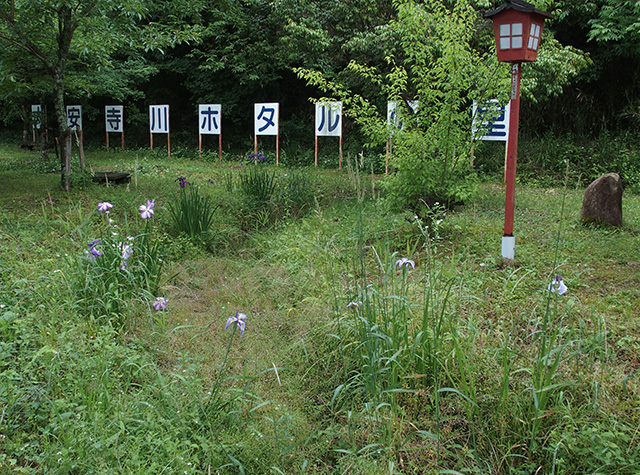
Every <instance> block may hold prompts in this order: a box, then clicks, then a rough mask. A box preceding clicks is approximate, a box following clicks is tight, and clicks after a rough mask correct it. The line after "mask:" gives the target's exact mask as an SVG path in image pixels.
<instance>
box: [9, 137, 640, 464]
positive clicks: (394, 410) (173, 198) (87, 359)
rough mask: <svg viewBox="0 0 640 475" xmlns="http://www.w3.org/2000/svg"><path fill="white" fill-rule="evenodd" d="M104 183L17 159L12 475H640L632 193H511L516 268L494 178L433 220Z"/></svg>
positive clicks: (278, 187) (321, 175) (335, 174)
mask: <svg viewBox="0 0 640 475" xmlns="http://www.w3.org/2000/svg"><path fill="white" fill-rule="evenodd" d="M87 163H88V168H89V170H92V171H95V170H110V171H129V172H131V174H132V181H131V184H130V185H118V186H104V185H98V184H94V183H92V182H91V181H90V179H89V178H88V177H87V176H83V175H81V174H78V175H76V176H75V177H74V188H73V190H72V191H71V192H70V193H64V192H63V191H62V190H61V189H60V176H59V174H57V173H55V172H53V171H52V170H54V169H55V168H56V165H55V163H53V164H51V163H43V162H42V160H41V158H40V157H39V156H38V155H37V154H34V153H28V152H23V151H20V150H18V149H17V148H12V147H9V146H6V145H5V146H2V147H1V148H0V473H7V474H8V473H33V474H40V473H47V474H89V473H94V474H107V473H108V474H120V473H122V474H145V473H149V474H152V473H153V474H160V473H166V474H182V473H185V474H209V473H221V474H226V473H246V474H334V473H336V474H337V473H345V474H366V475H369V474H372V475H373V474H399V473H402V474H440V473H441V474H469V473H472V474H522V475H524V474H552V473H553V474H636V473H638V467H640V428H639V427H640V384H639V380H638V376H639V374H640V373H639V370H640V360H639V354H640V310H639V305H640V245H639V244H638V233H639V232H640V197H638V196H636V195H632V194H628V193H627V194H625V196H624V199H623V218H624V227H623V228H622V229H608V228H591V227H583V226H582V225H581V224H580V223H579V215H580V207H581V204H582V197H583V193H584V190H583V189H581V188H578V189H575V188H572V187H571V186H568V187H558V188H554V189H541V188H532V187H528V186H526V185H520V186H519V187H518V189H517V194H516V216H515V230H516V231H515V233H516V239H517V244H516V260H515V262H514V263H513V265H505V264H504V263H503V262H501V259H500V241H501V235H502V225H503V220H504V189H503V186H502V184H501V183H499V182H496V181H494V182H492V181H487V182H483V183H481V185H480V189H479V192H478V194H477V196H476V198H475V199H474V200H473V202H471V203H468V204H467V205H465V206H463V207H458V208H455V209H453V210H444V209H443V208H442V207H440V206H439V205H437V204H435V203H429V205H430V209H431V212H430V213H427V214H425V215H422V216H419V217H417V218H418V219H416V216H415V215H414V214H413V213H411V212H408V211H397V210H393V209H392V208H391V207H390V206H389V204H388V203H387V202H386V201H385V199H384V195H383V194H381V192H380V187H379V181H380V180H381V179H383V177H381V176H371V174H370V173H367V172H366V171H360V170H358V169H357V168H352V167H351V166H349V167H348V169H345V170H343V171H337V170H329V169H323V168H321V169H315V168H312V167H311V168H304V169H297V170H292V169H287V168H286V167H283V166H281V167H275V166H273V165H269V164H266V165H257V166H256V165H252V164H249V165H241V164H240V159H238V160H237V161H225V162H222V163H219V162H218V161H216V160H212V161H200V160H196V159H188V158H171V159H169V158H167V157H166V156H163V155H162V153H160V152H157V153H156V152H153V151H149V150H140V151H128V152H118V151H111V152H108V151H104V150H93V151H88V152H87ZM178 177H185V179H186V180H188V182H189V183H190V184H189V185H186V187H185V188H184V189H182V188H180V186H179V182H177V181H176V179H177V178H178ZM196 187H197V190H198V193H199V195H198V196H197V197H196V198H197V199H204V198H207V199H208V200H209V201H208V202H207V203H208V204H207V205H205V206H208V207H210V209H211V210H213V215H212V221H213V222H212V225H211V227H210V228H208V229H207V232H206V233H201V232H200V231H197V232H196V233H195V235H193V234H192V235H189V234H185V233H180V230H179V229H178V225H177V224H176V221H175V219H174V214H173V213H175V212H176V209H179V206H180V205H179V204H178V203H179V199H181V198H180V197H183V198H186V197H191V198H193V195H189V194H188V193H192V190H194V189H196ZM196 198H194V199H196ZM147 200H155V201H154V204H155V208H154V211H155V213H154V214H153V216H152V217H150V218H148V219H142V218H141V217H140V211H139V210H138V208H139V206H141V205H145V203H147ZM100 202H109V203H111V204H112V205H113V208H112V209H110V210H109V211H110V212H109V215H108V218H107V216H106V215H105V214H104V213H101V212H100V211H98V210H97V204H98V203H100ZM184 206H192V204H189V205H184ZM188 210H192V208H188ZM186 214H187V215H189V213H186ZM108 219H112V220H113V222H111V223H109V222H108ZM116 226H117V227H116ZM125 234H126V236H127V238H130V242H131V243H132V244H131V246H132V252H131V254H130V255H129V253H128V252H127V253H126V254H127V255H126V259H125V245H126V242H127V241H126V240H125ZM95 240H99V241H100V244H94V245H93V246H94V247H91V246H89V243H91V242H94V241H95ZM109 243H111V244H113V246H110V244H109ZM109 256H111V257H109ZM108 257H109V258H110V259H112V260H111V261H107V258H108ZM401 258H407V259H409V260H411V262H410V263H409V262H408V261H402V260H401ZM398 261H400V262H398ZM414 266H415V268H414ZM556 275H561V276H562V278H563V282H564V283H565V284H566V286H567V287H568V291H567V292H566V293H564V294H562V295H559V292H550V291H549V288H550V283H551V282H552V281H553V280H554V279H555V276H556ZM551 288H553V287H551ZM157 297H163V298H165V299H167V301H168V303H167V306H166V308H165V309H164V310H159V311H158V310H155V309H154V307H153V302H154V301H155V299H156V298H157ZM240 313H243V314H245V315H246V326H241V325H239V324H238V323H241V322H242V321H240V322H239V321H238V320H237V319H236V320H234V319H233V317H238V316H239V314H240ZM230 318H232V321H230V322H228V320H229V319H230ZM227 324H228V328H227V329H226V330H225V326H226V325H227ZM241 330H243V331H244V333H243V334H242V336H241Z"/></svg>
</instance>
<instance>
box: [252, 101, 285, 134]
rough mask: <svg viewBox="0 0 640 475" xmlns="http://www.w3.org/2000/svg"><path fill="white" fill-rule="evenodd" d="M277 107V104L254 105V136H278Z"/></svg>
mask: <svg viewBox="0 0 640 475" xmlns="http://www.w3.org/2000/svg"><path fill="white" fill-rule="evenodd" d="M279 106H280V104H279V103H277V102H270V103H265V104H254V106H253V107H254V117H255V121H254V128H255V134H256V135H278V112H279Z"/></svg>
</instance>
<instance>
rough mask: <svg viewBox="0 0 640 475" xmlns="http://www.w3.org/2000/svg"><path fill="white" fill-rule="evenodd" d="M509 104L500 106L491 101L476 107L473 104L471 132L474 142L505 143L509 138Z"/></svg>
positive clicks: (495, 101)
mask: <svg viewBox="0 0 640 475" xmlns="http://www.w3.org/2000/svg"><path fill="white" fill-rule="evenodd" d="M510 106H511V103H510V102H509V103H507V104H506V105H501V104H500V103H499V102H498V101H497V100H496V99H492V100H490V101H488V102H487V103H485V104H484V106H483V107H478V104H476V103H475V102H474V103H473V124H472V132H473V136H474V137H475V138H476V140H492V141H502V142H506V141H507V139H508V137H509V112H510V109H511V107H510Z"/></svg>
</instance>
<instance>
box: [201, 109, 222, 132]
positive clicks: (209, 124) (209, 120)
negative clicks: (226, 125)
mask: <svg viewBox="0 0 640 475" xmlns="http://www.w3.org/2000/svg"><path fill="white" fill-rule="evenodd" d="M198 107H199V112H200V120H199V126H200V133H201V134H211V135H220V132H221V130H220V129H221V127H222V123H221V118H222V112H221V110H222V106H221V105H220V104H200V105H199V106H198Z"/></svg>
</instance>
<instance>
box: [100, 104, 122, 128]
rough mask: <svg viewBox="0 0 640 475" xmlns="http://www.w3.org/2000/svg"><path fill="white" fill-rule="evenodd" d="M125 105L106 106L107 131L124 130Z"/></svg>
mask: <svg viewBox="0 0 640 475" xmlns="http://www.w3.org/2000/svg"><path fill="white" fill-rule="evenodd" d="M123 116H124V106H105V108H104V118H105V125H106V131H107V132H122V131H123V122H124V121H123Z"/></svg>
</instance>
